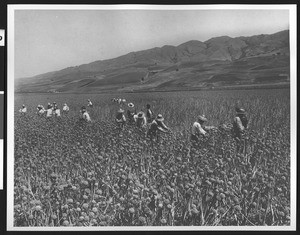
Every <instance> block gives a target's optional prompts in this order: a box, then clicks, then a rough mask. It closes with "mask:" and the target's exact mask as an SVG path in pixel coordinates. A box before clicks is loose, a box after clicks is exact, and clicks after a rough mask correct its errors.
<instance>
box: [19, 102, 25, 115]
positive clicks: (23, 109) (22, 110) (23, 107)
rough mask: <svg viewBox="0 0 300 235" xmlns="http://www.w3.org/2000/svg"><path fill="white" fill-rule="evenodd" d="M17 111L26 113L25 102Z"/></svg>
mask: <svg viewBox="0 0 300 235" xmlns="http://www.w3.org/2000/svg"><path fill="white" fill-rule="evenodd" d="M19 112H20V113H21V114H22V115H25V114H26V113H27V107H26V106H25V104H23V105H22V108H21V109H20V110H19Z"/></svg>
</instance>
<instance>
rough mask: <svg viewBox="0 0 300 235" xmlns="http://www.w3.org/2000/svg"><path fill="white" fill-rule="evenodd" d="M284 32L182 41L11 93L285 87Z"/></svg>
mask: <svg viewBox="0 0 300 235" xmlns="http://www.w3.org/2000/svg"><path fill="white" fill-rule="evenodd" d="M289 61H290V53H289V31H288V30H285V31H281V32H278V33H275V34H271V35H256V36H251V37H236V38H231V37H228V36H222V37H215V38H211V39H209V40H207V41H205V42H200V41H197V40H192V41H188V42H186V43H183V44H181V45H179V46H170V45H165V46H163V47H160V48H158V47H156V48H152V49H149V50H143V51H137V52H131V53H129V54H126V55H123V56H120V57H117V58H114V59H109V60H100V61H95V62H92V63H89V64H83V65H80V66H75V67H69V68H66V69H63V70H60V71H55V72H49V73H45V74H41V75H38V76H34V77H30V78H22V79H17V80H15V91H16V92H102V91H112V90H113V91H145V90H151V91H156V90H162V91H166V90H190V89H208V88H209V89H211V88H217V87H226V86H254V85H257V86H262V85H263V84H288V83H289V74H290V71H289V70H290V68H289V66H290V62H289Z"/></svg>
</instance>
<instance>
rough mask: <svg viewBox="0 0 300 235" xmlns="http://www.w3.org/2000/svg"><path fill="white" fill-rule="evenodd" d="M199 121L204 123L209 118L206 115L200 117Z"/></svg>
mask: <svg viewBox="0 0 300 235" xmlns="http://www.w3.org/2000/svg"><path fill="white" fill-rule="evenodd" d="M198 120H200V121H203V122H207V118H206V117H205V116H204V115H199V116H198Z"/></svg>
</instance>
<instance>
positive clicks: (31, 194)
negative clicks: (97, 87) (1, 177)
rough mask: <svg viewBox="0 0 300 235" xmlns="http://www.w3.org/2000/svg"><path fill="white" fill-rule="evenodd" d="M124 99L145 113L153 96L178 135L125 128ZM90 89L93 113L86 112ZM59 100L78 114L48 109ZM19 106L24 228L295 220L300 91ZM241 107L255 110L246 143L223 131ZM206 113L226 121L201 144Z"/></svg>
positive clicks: (18, 199)
mask: <svg viewBox="0 0 300 235" xmlns="http://www.w3.org/2000/svg"><path fill="white" fill-rule="evenodd" d="M113 98H122V99H126V102H127V103H130V102H132V103H134V105H135V108H136V111H137V112H139V111H141V110H142V111H144V112H145V110H146V104H151V109H152V110H153V112H154V114H155V115H157V114H162V115H163V117H164V119H165V123H166V125H167V126H168V127H170V129H171V130H172V134H162V135H161V136H160V140H159V141H158V142H151V141H150V140H149V139H147V138H146V137H145V135H144V132H143V131H141V130H140V129H138V128H137V127H136V126H131V125H126V126H125V128H124V130H122V131H120V130H119V129H118V128H117V127H116V125H115V121H114V118H115V114H116V112H117V110H118V109H119V108H120V106H119V105H117V104H115V103H112V102H111V99H113ZM87 99H91V101H92V102H93V108H87V111H88V113H89V114H90V117H91V119H92V122H91V123H83V122H81V121H80V120H79V116H80V108H81V107H82V106H86V105H87ZM53 102H56V103H57V104H58V107H59V108H60V109H61V110H62V105H63V104H64V103H67V104H68V106H69V108H70V111H69V113H68V114H62V116H61V117H60V118H51V119H48V120H47V119H46V118H45V117H40V116H38V115H37V113H36V111H37V106H38V105H39V104H41V105H43V106H45V107H46V106H47V103H53ZM127 103H126V104H127ZM14 104H15V117H14V125H15V128H14V138H15V139H14V141H15V146H14V149H15V150H14V163H15V165H14V193H15V196H14V226H164V225H167V226H190V225H194V226H220V225H223V226H226V225H232V226H240V225H244V226H258V225H268V226H271V225H273V226H274V225H289V224H290V90H289V89H265V90H264V89H257V90H218V91H203V90H201V91H178V92H176V91H175V92H145V93H105V94H63V93H36V94H35V93H15V103H14ZM23 104H25V105H26V106H27V114H26V115H24V116H22V115H20V113H19V112H18V110H19V108H20V107H21V106H22V105H23ZM236 106H239V107H241V108H244V109H245V110H246V113H247V117H248V119H249V130H248V135H247V137H246V138H245V140H243V141H244V142H243V144H244V146H245V147H244V152H243V153H238V152H237V151H236V144H237V142H236V140H235V139H233V138H232V137H231V132H230V131H228V130H226V129H222V124H231V123H232V121H233V118H234V116H235V107H236ZM122 107H123V108H124V109H125V111H126V110H127V105H124V106H122ZM203 114H204V115H205V116H206V118H207V119H208V121H207V125H212V126H216V127H219V130H218V131H217V132H216V133H211V134H210V135H209V137H208V138H207V139H205V141H204V142H203V143H202V144H201V146H196V147H195V146H192V145H191V143H190V134H191V127H192V124H193V122H194V121H196V119H197V116H199V115H203Z"/></svg>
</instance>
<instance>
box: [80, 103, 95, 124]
mask: <svg viewBox="0 0 300 235" xmlns="http://www.w3.org/2000/svg"><path fill="white" fill-rule="evenodd" d="M80 113H81V119H82V120H84V121H86V122H91V121H92V120H91V118H90V115H89V113H88V112H87V110H86V108H85V107H84V106H83V107H81V109H80Z"/></svg>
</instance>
